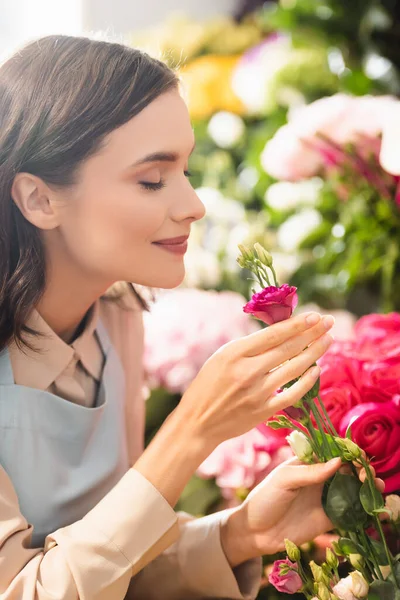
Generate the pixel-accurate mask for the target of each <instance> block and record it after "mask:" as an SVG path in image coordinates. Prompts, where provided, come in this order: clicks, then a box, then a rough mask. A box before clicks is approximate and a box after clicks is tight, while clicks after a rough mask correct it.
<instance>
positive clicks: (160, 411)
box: [0, 0, 400, 598]
mask: <svg viewBox="0 0 400 600" xmlns="http://www.w3.org/2000/svg"><path fill="white" fill-rule="evenodd" d="M0 1H1V0H0ZM2 1H3V2H4V0H2ZM25 3H26V4H27V5H28V2H27V1H25ZM46 3H47V4H46ZM19 4H21V2H19V3H18V2H15V3H13V7H14V8H12V6H11V3H7V6H5V7H2V11H3V12H4V14H5V20H4V19H3V24H2V25H1V24H0V33H1V38H2V40H7V43H9V44H10V45H11V44H12V43H14V42H16V41H22V39H23V38H24V37H25V38H28V37H29V36H37V35H43V34H47V33H55V31H54V24H55V23H56V24H57V25H56V29H57V32H66V33H80V32H81V31H82V30H83V31H84V32H85V31H87V30H90V31H91V30H96V29H97V28H99V27H101V28H103V29H105V30H106V35H108V36H109V37H110V34H112V35H111V37H113V36H114V35H115V34H116V36H117V37H118V36H119V33H120V30H119V24H121V23H122V22H123V24H124V30H123V35H122V33H121V36H120V37H121V39H123V41H126V42H127V43H129V44H131V45H133V46H139V47H141V48H143V49H145V50H146V51H148V52H149V53H150V54H152V55H154V56H157V57H161V58H162V59H163V60H165V61H166V62H167V63H168V64H169V65H171V66H172V67H174V68H175V69H177V71H178V73H179V75H180V78H181V81H182V89H183V93H184V94H185V97H186V99H187V102H188V105H189V110H190V114H191V117H192V121H193V127H194V132H195V135H196V139H197V146H196V150H195V152H194V153H193V155H192V158H191V164H190V171H191V172H192V184H193V186H194V188H195V189H196V190H197V193H198V195H199V197H200V198H201V200H202V201H203V203H204V204H205V206H206V209H207V215H206V217H205V218H204V219H202V220H201V221H200V222H198V223H196V224H194V226H193V227H192V235H191V238H190V240H189V250H188V253H187V254H186V257H185V264H186V271H187V275H186V278H185V281H184V283H183V284H182V286H180V288H178V289H176V290H173V291H168V292H166V291H160V292H159V293H158V294H157V300H156V303H155V304H154V305H153V308H152V311H151V312H150V313H149V314H146V315H145V331H146V352H145V364H144V369H145V374H146V387H145V395H146V398H147V427H146V441H147V442H149V440H150V439H151V438H152V437H153V436H154V435H155V433H156V432H157V430H158V428H159V427H160V425H161V423H162V421H163V420H164V419H165V418H166V417H167V416H168V414H169V413H170V412H171V411H172V410H173V409H174V408H175V406H176V405H177V403H178V402H179V400H180V397H181V395H182V393H183V392H184V391H185V389H186V387H187V386H188V385H189V383H190V382H191V381H192V379H193V378H194V377H195V376H196V374H197V372H198V371H199V369H200V368H201V366H202V364H203V363H204V362H205V360H207V358H208V357H209V356H210V355H211V354H212V353H213V352H215V351H216V350H217V349H218V348H219V347H220V346H221V345H222V344H224V343H226V342H228V341H230V340H232V339H234V338H237V337H240V336H243V335H247V334H248V333H250V332H252V331H254V330H256V329H257V328H259V327H261V326H262V324H261V323H259V322H258V321H255V320H254V319H253V318H252V317H250V316H248V315H246V314H244V313H243V312H242V306H243V305H244V304H245V302H247V301H248V300H249V297H250V295H251V287H253V286H254V282H253V281H252V282H250V281H249V279H248V276H249V273H246V271H245V270H244V269H240V267H239V265H238V264H237V262H236V257H237V255H238V248H237V245H238V243H245V244H247V245H252V244H253V243H255V242H259V243H261V244H262V245H263V246H264V247H266V248H268V249H269V251H270V252H271V253H272V254H273V257H274V266H275V268H276V270H277V275H278V279H279V280H280V281H281V282H282V283H283V282H288V283H290V284H291V285H295V286H297V287H298V293H299V300H300V303H299V307H298V308H297V312H299V311H302V310H303V311H304V310H310V309H314V308H317V310H321V311H322V312H330V313H331V314H334V315H335V316H336V317H337V320H336V326H335V327H336V331H335V334H336V339H337V340H338V343H340V344H341V345H340V348H341V350H340V351H341V352H342V353H343V352H344V354H345V351H344V350H343V349H346V348H349V347H351V348H354V347H355V346H354V344H355V342H354V336H355V334H354V331H355V330H354V324H355V322H356V320H357V318H359V317H362V316H364V315H368V314H369V313H372V312H386V313H389V312H391V311H400V277H399V274H400V252H399V244H400V236H399V232H400V187H399V182H400V153H399V152H398V147H399V142H398V140H399V139H400V138H399V136H400V104H399V100H398V96H399V95H400V3H399V2H396V1H395V0H351V1H348V0H267V1H265V2H262V1H260V0H229V1H228V0H226V1H225V2H222V1H221V2H217V1H212V2H211V1H208V0H207V1H206V0H203V1H202V2H201V3H199V2H196V1H194V0H191V1H190V2H189V1H186V2H181V3H179V2H178V1H175V2H173V1H172V0H168V2H167V1H165V2H158V1H157V2H156V0H148V1H147V2H146V3H145V5H144V3H140V4H141V5H142V6H141V8H139V7H138V6H139V3H135V2H128V0H118V1H115V2H113V3H112V6H111V4H110V3H108V2H105V1H103V0H102V1H101V2H98V3H97V4H95V3H94V0H74V1H73V2H70V3H69V4H68V6H70V7H72V6H73V7H74V10H73V11H72V12H73V15H72V13H71V11H70V12H69V13H68V14H69V16H70V20H69V21H68V19H66V18H65V15H64V12H65V11H64V12H63V11H61V12H60V11H59V12H58V13H57V14H58V17H57V19H58V20H57V19H56V12H57V11H56V9H55V3H53V4H51V3H50V2H48V0H38V2H37V3H36V4H40V5H43V6H42V9H43V13H42V14H46V15H47V19H51V18H53V21H51V20H48V21H46V20H45V19H41V20H40V22H39V20H38V19H36V23H37V26H36V29H33V25H32V23H34V22H35V21H34V18H33V16H32V19H30V20H29V19H28V20H27V21H26V23H28V24H30V25H32V29H31V30H29V31H25V32H22V33H23V35H22V33H21V35H19V33H20V29H19V27H20V22H19V21H20V20H19V19H17V13H16V11H17V5H19ZM22 4H24V2H22ZM45 4H46V7H45V6H44V5H45ZM60 5H63V6H64V5H66V3H64V2H62V3H60ZM200 5H202V7H203V8H204V7H205V6H207V7H208V9H207V10H209V13H210V15H211V14H213V15H214V16H212V18H211V17H210V18H209V19H204V18H203V19H200V18H198V16H197V15H198V14H199V13H200V11H201V7H200ZM57 6H58V4H57ZM122 7H123V8H124V15H123V17H122V13H120V10H121V8H122ZM3 8H4V10H3ZM172 8H177V9H179V12H177V13H175V12H173V11H172ZM219 8H220V14H218V11H219ZM26 10H28V8H26ZM57 10H58V9H57ZM7 11H8V12H7ZM12 11H14V12H15V14H14V17H15V19H14V21H15V23H17V24H18V27H16V26H15V28H14V29H15V35H14V37H15V39H13V37H12V35H11V34H10V31H11V29H10V28H8V29H7V15H8V16H9V17H10V23H11V20H12V19H11V16H12V15H11V13H12ZM185 11H186V12H185ZM39 12H40V11H39ZM145 13H146V15H147V21H146V20H145V19H144V14H145ZM100 14H102V15H103V17H104V21H103V22H101V21H99V20H97V21H96V18H95V17H97V18H99V15H100ZM10 15H11V16H10ZM60 15H61V16H60ZM62 15H64V16H62ZM71 15H72V16H71ZM130 15H131V16H130ZM203 16H204V15H203ZM118 17H119V21H118ZM142 17H143V18H142ZM153 18H154V23H155V24H154V26H153V27H147V26H146V24H147V25H148V22H149V21H150V20H151V19H153ZM109 26H110V27H109ZM2 27H3V29H4V31H3V30H2V29H1V28H2ZM24 27H28V25H25V26H24ZM17 33H18V35H17ZM4 43H5V42H4ZM0 48H1V45H0ZM5 49H6V48H5V47H4V48H1V50H2V51H3V50H5ZM394 321H396V319H394ZM391 322H392V321H391ZM378 329H379V328H377V330H378ZM356 331H358V332H359V331H360V326H359V329H358V330H357V329H356ZM379 331H384V333H385V334H386V333H387V331H388V330H386V329H385V328H383V330H382V329H379ZM396 335H397V329H396ZM395 339H396V340H397V337H396V338H395ZM376 343H377V340H375V338H374V340H373V344H376ZM379 343H380V344H381V343H382V340H381V339H379ZM346 344H349V345H350V346H347V345H346ZM380 347H381V348H382V346H380ZM399 347H400V346H399ZM391 352H392V354H391V359H390V360H391V362H390V365H387V364H385V365H384V367H385V368H383V367H382V365H380V364H378V365H376V364H375V363H374V362H373V360H372V358H371V357H369V358H368V361H367V360H366V359H365V365H366V366H365V369H364V371H365V372H364V371H363V373H364V379H363V381H364V383H365V381H366V380H367V376H368V377H371V378H372V377H376V379H375V380H374V384H373V389H374V395H373V397H372V396H371V397H368V401H369V402H374V403H376V404H377V403H378V402H380V401H382V400H384V401H388V398H387V397H385V398H380V397H379V382H380V379H379V378H380V377H381V378H382V377H383V378H384V380H385V381H386V382H387V381H389V384H390V385H389V384H387V383H386V384H385V386H384V389H385V390H389V391H390V394H391V395H393V394H394V393H395V394H396V397H397V398H398V397H399V396H398V393H399V390H397V387H396V390H395V392H394V391H393V389H394V388H393V389H392V387H393V386H392V383H393V380H394V379H396V380H397V371H395V373H396V375H395V376H394V375H393V374H392V371H390V377H389V375H388V371H387V370H388V369H389V367H390V369H392V368H393V361H394V367H395V368H397V365H398V364H399V366H400V358H399V357H400V352H398V351H397V350H396V351H394V350H393V349H391ZM363 360H364V359H363ZM335 361H336V358H335V354H334V353H332V354H330V359H329V361H327V362H326V365H327V364H328V363H329V366H330V367H332V365H333V368H332V369H331V370H332V371H334V372H335V374H336V379H335V381H331V380H329V378H327V372H328V371H327V370H326V369H325V372H324V373H323V377H322V383H323V388H324V389H325V391H323V394H322V396H323V399H324V400H325V402H326V404H327V407H328V409H329V410H331V411H332V416H333V417H334V418H337V419H338V420H339V419H342V418H343V417H344V416H345V415H346V414H347V413H348V411H349V410H356V409H357V405H358V404H359V402H360V390H357V386H356V383H357V382H356V381H354V377H353V375H354V373H353V372H348V370H346V369H347V367H346V369H345V368H344V367H343V370H341V367H340V365H342V364H343V361H342V362H340V361H339V362H340V365H339V362H335ZM397 361H398V362H397ZM353 362H354V361H352V365H353ZM356 362H357V361H356ZM357 364H359V363H358V362H357ZM363 364H364V363H363ZM339 367H340V368H339ZM363 368H364V367H363ZM399 372H400V371H399ZM324 378H325V380H324ZM385 378H386V379H385ZM368 381H370V379H368ZM368 385H369V384H368ZM371 385H372V384H371ZM393 385H394V384H393ZM324 386H325V387H324ZM364 391H365V390H364V389H363V393H364ZM374 406H375V404H374ZM392 409H393V414H394V413H396V414H397V415H398V414H399V412H400V409H399V404H398V402H397V403H396V402H394V401H393V407H392ZM371 410H372V409H371ZM335 411H336V412H335ZM396 411H397V412H396ZM378 412H379V411H378ZM363 414H364V413H363ZM368 415H369V413H368ZM368 415H366V416H365V419H367V418H369V417H368ZM371 418H372V417H371ZM396 418H397V417H396ZM393 422H395V417H393ZM396 423H400V419H398V420H397V421H396ZM360 435H361V434H360ZM290 454H291V451H290V449H289V447H288V445H287V443H286V441H285V435H284V434H282V431H279V432H277V431H273V430H271V429H269V428H267V427H266V426H260V427H259V428H258V429H256V430H253V431H250V432H249V433H248V434H246V435H244V436H240V437H239V438H236V439H234V440H229V441H227V442H225V443H224V444H222V445H221V446H220V447H218V448H217V449H216V450H215V452H214V453H213V454H212V455H211V456H210V457H209V458H208V459H207V460H206V461H205V462H204V463H203V465H201V467H200V468H199V471H198V474H197V475H196V476H194V477H193V479H192V480H191V481H190V483H189V484H188V486H187V488H186V489H185V491H184V493H183V495H182V497H181V499H180V502H179V506H178V508H179V509H182V510H186V511H188V512H190V513H192V514H195V515H202V514H205V513H208V512H211V511H213V510H215V509H218V508H221V507H223V506H232V505H234V504H235V503H237V502H239V501H240V500H241V499H242V498H243V497H245V495H246V494H247V493H248V491H249V490H250V489H251V488H252V487H253V486H254V485H255V484H256V483H257V482H258V481H260V479H262V478H263V477H264V476H265V474H267V473H268V472H269V470H271V469H272V468H273V467H274V466H276V465H277V464H279V463H280V462H281V461H282V460H284V459H285V458H286V457H287V456H288V455H290ZM395 480H396V481H398V480H399V478H398V477H395ZM329 541H330V539H329V538H328V537H327V536H325V537H323V538H321V539H319V540H316V541H315V542H313V543H312V544H310V545H308V546H306V547H304V548H303V550H304V552H306V553H312V556H313V557H316V556H317V555H318V552H320V551H321V549H322V550H324V548H325V547H326V545H327V544H328V543H329ZM271 562H272V559H269V558H266V560H265V564H266V566H265V570H266V571H265V573H266V577H265V583H266V582H267V574H268V570H269V568H270V567H269V566H268V565H269V564H270V563H271ZM277 595H278V596H281V594H279V593H278V592H277V591H276V590H275V589H272V588H271V586H267V585H266V587H265V588H264V589H262V590H261V591H260V596H259V597H260V598H273V597H275V596H277Z"/></svg>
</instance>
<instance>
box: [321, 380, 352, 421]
mask: <svg viewBox="0 0 400 600" xmlns="http://www.w3.org/2000/svg"><path fill="white" fill-rule="evenodd" d="M320 397H321V400H322V402H323V403H324V406H325V408H326V410H327V412H328V415H329V416H330V418H331V421H332V423H333V425H334V427H335V429H336V430H338V429H339V427H340V423H341V422H342V419H343V417H345V416H346V414H347V413H348V412H349V410H351V409H352V408H353V407H354V406H357V405H358V404H361V397H360V393H359V392H358V390H357V389H356V388H355V387H354V386H352V385H351V383H347V382H345V381H342V382H339V383H337V384H336V385H335V386H334V387H327V388H324V389H321V390H320Z"/></svg>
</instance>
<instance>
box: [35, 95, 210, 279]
mask: <svg viewBox="0 0 400 600" xmlns="http://www.w3.org/2000/svg"><path fill="white" fill-rule="evenodd" d="M193 146H194V137H193V131H192V127H191V124H190V119H189V114H188V110H187V107H186V105H185V103H184V101H183V99H182V98H181V96H180V95H179V92H178V91H177V90H176V91H175V90H173V91H169V92H167V93H164V94H162V95H161V96H160V97H159V98H157V99H156V100H154V101H153V102H152V103H151V104H149V105H148V106H147V107H146V108H145V109H144V110H143V111H142V112H140V113H139V114H138V115H137V116H135V117H134V118H133V119H131V120H130V121H128V122H127V123H126V124H124V125H123V126H121V127H120V128H118V129H116V130H114V131H113V132H112V133H111V134H110V135H109V136H108V138H107V141H106V144H105V146H104V148H103V149H102V150H100V151H99V152H98V153H97V154H96V155H94V156H93V157H91V158H89V159H88V160H87V161H86V162H85V163H84V164H83V165H82V167H81V169H80V172H79V179H78V183H77V185H76V186H74V187H73V188H72V189H71V190H69V191H68V193H67V196H68V197H67V198H64V199H65V200H67V201H65V202H60V203H57V204H58V206H59V208H58V210H59V211H60V225H59V227H58V228H57V231H54V230H53V231H52V232H46V235H45V242H51V243H50V244H47V245H50V248H47V249H48V250H50V254H51V250H52V248H51V246H53V247H54V242H55V241H56V240H55V239H54V237H53V238H52V240H50V238H49V234H51V236H54V235H56V236H57V241H56V244H55V245H56V247H57V251H58V252H59V251H60V248H62V249H63V252H66V253H67V259H68V261H73V263H70V264H74V266H76V267H78V268H79V269H80V270H82V271H83V272H84V273H85V274H87V276H88V277H92V278H96V279H98V280H99V281H101V280H103V279H104V281H105V282H106V283H107V284H109V283H112V282H114V281H131V282H133V283H137V284H141V285H145V286H149V287H160V288H173V287H176V286H177V285H179V284H180V283H181V282H182V280H183V278H184V275H185V269H184V255H182V254H176V253H171V252H168V251H167V250H165V249H163V248H162V247H160V246H157V245H155V244H154V243H153V242H155V241H157V240H161V239H165V238H173V237H178V236H183V235H189V233H190V226H191V224H192V223H193V222H194V221H197V220H198V219H201V218H202V217H203V216H204V214H205V210H204V206H203V204H202V203H201V201H200V200H199V198H198V197H197V195H196V193H195V191H194V190H193V188H192V186H191V184H190V182H189V180H188V178H187V169H188V160H189V156H190V154H191V151H192V150H193ZM46 237H47V240H46ZM50 260H51V255H50ZM63 262H64V261H63Z"/></svg>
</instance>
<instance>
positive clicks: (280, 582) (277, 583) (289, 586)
mask: <svg viewBox="0 0 400 600" xmlns="http://www.w3.org/2000/svg"><path fill="white" fill-rule="evenodd" d="M281 565H288V566H289V567H292V568H293V569H296V570H295V571H292V570H290V571H288V572H287V573H286V575H282V574H281V572H280V568H281ZM268 580H269V582H270V583H272V585H273V586H274V587H275V588H276V589H277V590H278V592H282V593H284V594H295V593H296V592H298V591H299V590H300V589H301V588H302V586H303V582H302V581H301V579H300V575H299V574H298V573H297V564H296V563H294V562H292V561H290V560H289V559H288V558H285V559H284V560H276V561H275V562H274V566H273V569H272V571H271V573H270V574H269V576H268Z"/></svg>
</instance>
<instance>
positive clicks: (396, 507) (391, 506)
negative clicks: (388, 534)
mask: <svg viewBox="0 0 400 600" xmlns="http://www.w3.org/2000/svg"><path fill="white" fill-rule="evenodd" d="M385 508H386V509H387V510H388V511H390V512H389V515H390V518H391V520H392V521H398V520H399V517H400V498H399V496H397V495H396V494H389V496H386V503H385Z"/></svg>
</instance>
